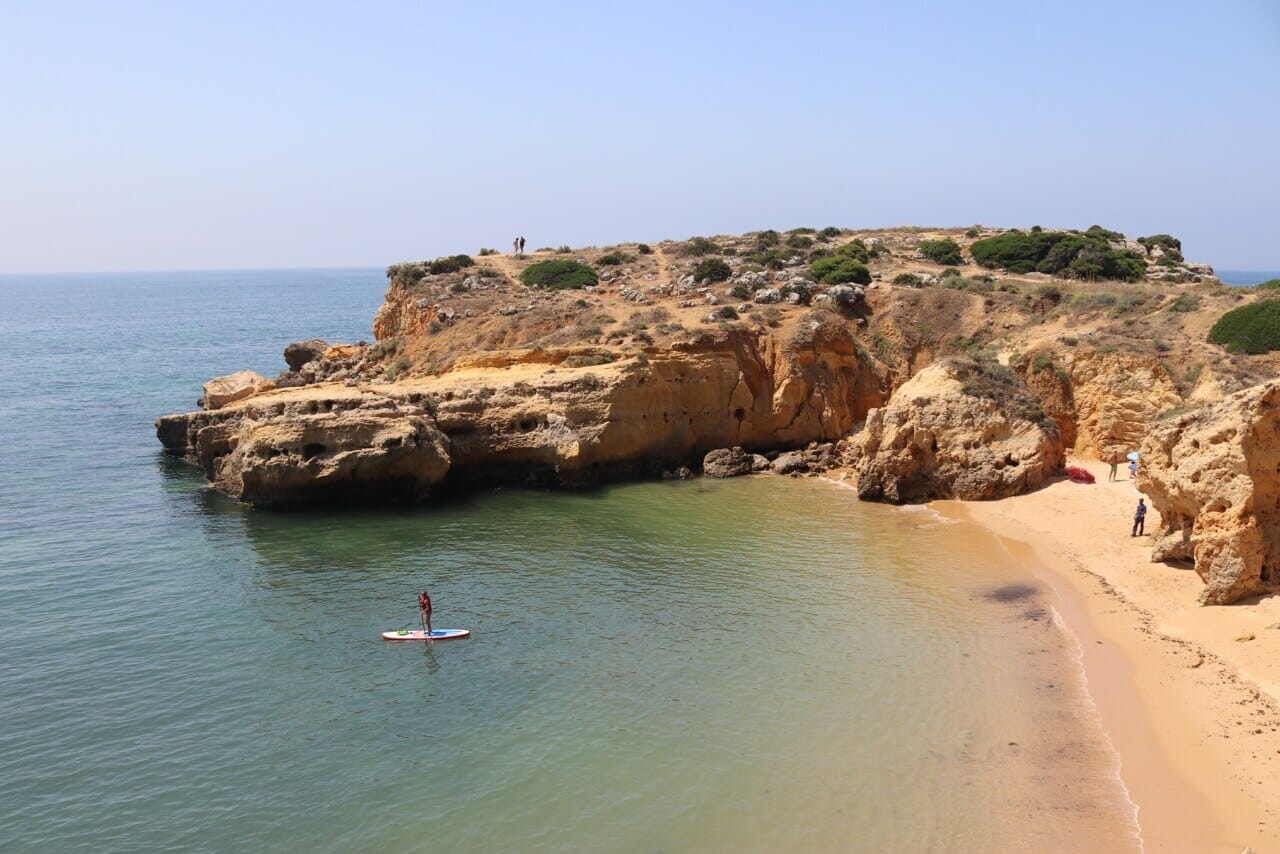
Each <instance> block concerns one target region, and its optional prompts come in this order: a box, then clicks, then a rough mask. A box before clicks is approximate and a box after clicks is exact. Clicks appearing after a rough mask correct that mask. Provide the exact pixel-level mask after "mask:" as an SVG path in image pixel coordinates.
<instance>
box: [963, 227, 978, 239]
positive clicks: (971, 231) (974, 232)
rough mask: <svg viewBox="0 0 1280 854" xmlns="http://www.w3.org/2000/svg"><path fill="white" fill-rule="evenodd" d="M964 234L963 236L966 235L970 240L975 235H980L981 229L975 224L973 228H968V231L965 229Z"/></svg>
mask: <svg viewBox="0 0 1280 854" xmlns="http://www.w3.org/2000/svg"><path fill="white" fill-rule="evenodd" d="M964 236H965V237H968V238H969V239H970V240H972V239H973V238H975V237H981V236H982V229H981V228H979V227H978V226H976V225H975V226H974V227H973V228H971V229H969V230H968V231H966V232H965V233H964Z"/></svg>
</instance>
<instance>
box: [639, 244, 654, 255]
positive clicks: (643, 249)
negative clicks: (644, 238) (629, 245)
mask: <svg viewBox="0 0 1280 854" xmlns="http://www.w3.org/2000/svg"><path fill="white" fill-rule="evenodd" d="M636 251H637V252H639V253H640V254H641V255H652V254H653V248H652V247H651V246H649V244H648V243H641V244H640V245H639V246H637V247H636Z"/></svg>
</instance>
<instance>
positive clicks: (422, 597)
mask: <svg viewBox="0 0 1280 854" xmlns="http://www.w3.org/2000/svg"><path fill="white" fill-rule="evenodd" d="M418 610H419V611H421V612H422V630H423V631H425V632H426V633H427V637H431V594H430V593H428V592H427V591H425V590H423V591H422V592H421V593H419V594H418Z"/></svg>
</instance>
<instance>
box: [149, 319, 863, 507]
mask: <svg viewBox="0 0 1280 854" xmlns="http://www.w3.org/2000/svg"><path fill="white" fill-rule="evenodd" d="M811 332H812V335H810V336H809V337H808V338H807V339H805V341H804V343H803V345H802V346H801V345H797V347H795V348H790V347H779V346H777V344H776V342H774V340H773V339H772V338H771V337H769V336H756V335H751V334H745V333H712V334H708V335H706V336H703V337H702V338H700V339H699V340H697V341H695V342H691V343H689V344H686V345H682V346H680V347H678V348H674V349H670V350H656V349H655V350H654V351H652V352H647V353H639V354H636V355H635V356H633V357H630V358H625V359H620V360H617V361H615V362H611V363H607V364H601V365H589V366H582V367H568V366H567V365H566V363H567V362H568V361H570V360H571V358H572V357H573V356H574V352H573V351H571V350H570V351H565V350H552V351H512V352H506V353H490V354H487V355H486V356H485V357H483V358H477V359H472V360H469V361H463V362H460V363H459V365H458V366H457V367H456V368H455V369H454V370H451V371H449V372H446V373H444V374H442V375H440V376H437V377H421V378H414V379H411V380H405V381H402V382H397V383H384V384H382V385H380V386H377V385H375V386H370V387H366V388H361V389H351V388H348V387H346V386H345V385H339V384H321V385H315V386H308V387H306V388H299V389H286V390H281V391H277V392H272V393H266V394H259V395H256V396H254V397H252V398H249V399H246V400H242V401H238V402H236V403H234V404H231V405H228V406H227V407H224V408H222V409H219V410H216V411H214V412H204V413H191V414H189V415H177V416H168V417H167V418H165V419H162V420H161V423H160V425H159V431H160V435H161V438H162V441H164V442H165V444H166V446H167V447H169V448H170V449H171V450H174V451H178V452H182V453H185V454H187V455H188V456H190V457H192V458H193V459H195V460H197V461H199V462H200V463H201V465H202V466H203V467H204V468H205V470H206V472H207V473H208V474H209V476H210V479H211V480H213V482H214V484H215V486H217V487H218V488H219V489H221V490H223V491H225V492H227V493H228V494H231V495H234V496H236V497H238V498H241V499H243V500H245V501H248V502H251V503H255V504H262V505H292V504H298V503H306V502H308V501H309V500H313V499H314V500H324V499H326V498H328V497H331V496H333V497H336V496H338V495H340V494H341V493H343V492H347V493H350V494H352V495H356V496H358V497H372V496H376V494H377V493H378V492H379V490H380V489H383V487H382V486H379V484H382V485H383V486H385V492H386V497H388V498H401V497H408V498H415V497H423V496H425V495H427V494H429V493H430V492H431V491H432V489H433V488H435V487H436V486H437V485H444V486H447V487H466V486H468V485H475V486H484V485H491V484H494V483H502V482H506V483H537V484H554V485H581V484H586V483H592V482H595V481H598V480H601V479H607V478H610V477H616V476H621V475H627V474H633V475H634V474H644V473H650V474H652V473H656V472H659V471H661V470H662V469H664V468H673V467H676V466H680V465H697V463H698V461H699V460H700V459H701V457H702V455H703V454H705V453H706V452H707V451H709V450H711V449H714V448H719V447H724V446H728V445H742V446H746V447H757V448H773V447H777V446H779V445H783V446H788V445H789V446H803V445H805V444H806V443H808V442H811V441H830V440H835V439H838V438H840V437H842V436H844V435H846V434H847V433H848V432H849V431H850V430H851V429H852V427H853V426H854V425H855V424H857V423H858V422H860V421H861V420H862V419H864V418H865V417H866V413H867V410H868V409H870V408H871V407H872V406H875V405H878V404H879V403H881V402H882V400H883V396H884V391H883V389H884V384H883V378H882V376H881V374H880V373H878V372H877V368H876V366H875V364H874V363H873V362H872V361H871V360H869V359H868V358H867V357H866V356H865V355H863V354H861V353H860V352H859V351H858V349H857V348H856V347H855V346H853V341H852V337H851V336H850V335H849V334H848V332H847V330H845V329H844V327H843V326H842V325H841V324H838V323H833V324H832V325H831V328H818V329H814V330H811ZM446 481H447V483H444V482H446Z"/></svg>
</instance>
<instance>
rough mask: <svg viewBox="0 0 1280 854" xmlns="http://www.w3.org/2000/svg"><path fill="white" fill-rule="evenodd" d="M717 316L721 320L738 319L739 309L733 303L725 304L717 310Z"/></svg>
mask: <svg viewBox="0 0 1280 854" xmlns="http://www.w3.org/2000/svg"><path fill="white" fill-rule="evenodd" d="M716 317H718V318H719V319H721V320H737V319H738V310H737V309H736V308H734V307H733V306H731V305H723V306H721V307H720V308H718V309H717V310H716Z"/></svg>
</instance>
